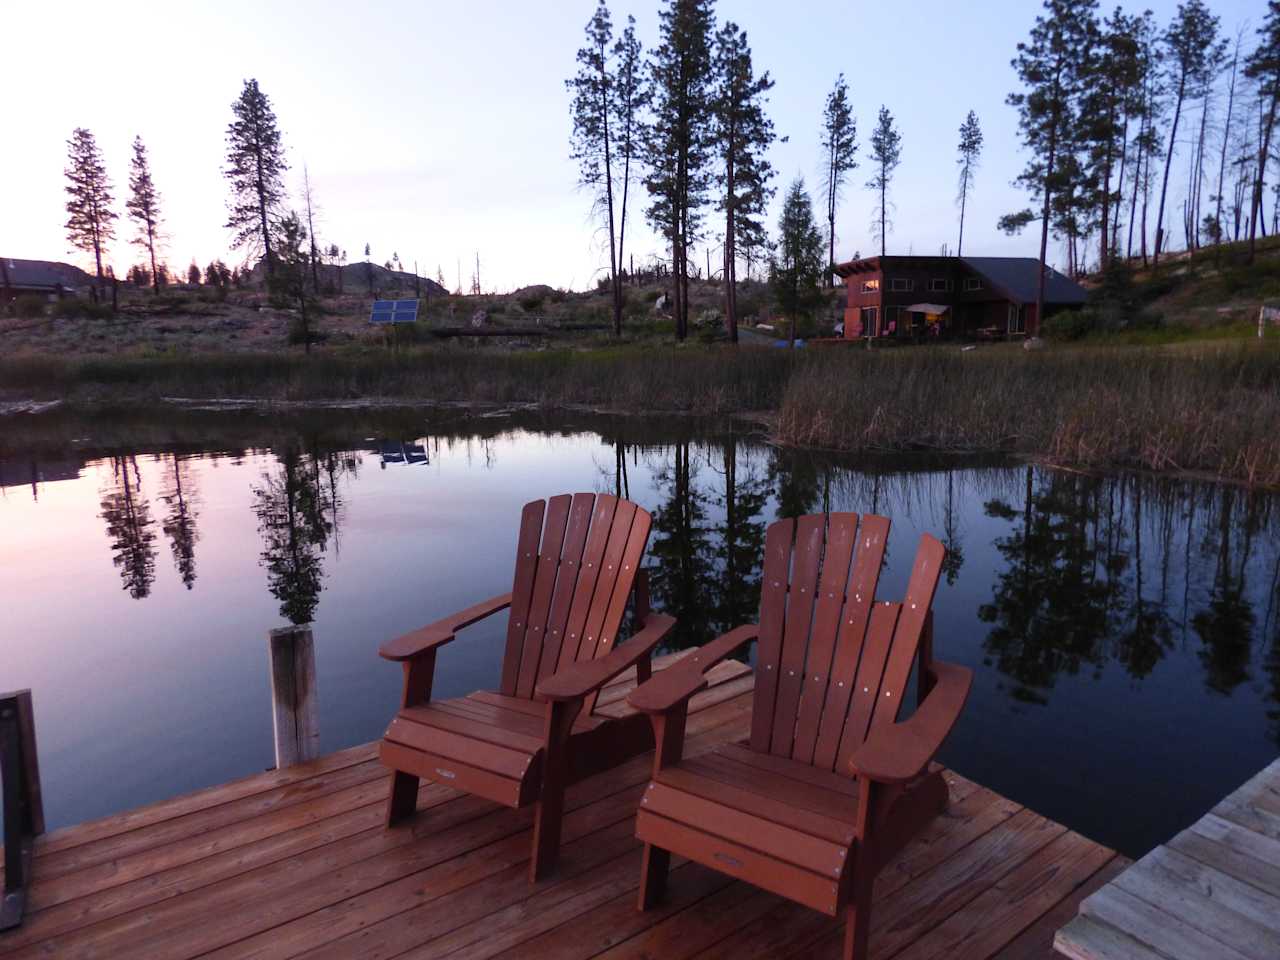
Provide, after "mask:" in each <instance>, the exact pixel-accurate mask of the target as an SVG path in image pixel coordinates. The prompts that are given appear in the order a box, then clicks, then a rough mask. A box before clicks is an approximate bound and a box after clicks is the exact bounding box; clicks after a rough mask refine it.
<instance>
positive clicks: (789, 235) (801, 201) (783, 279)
mask: <svg viewBox="0 0 1280 960" xmlns="http://www.w3.org/2000/svg"><path fill="white" fill-rule="evenodd" d="M823 259H824V251H823V249H822V234H820V233H819V232H818V224H817V222H816V221H815V220H814V219H813V201H812V200H810V199H809V194H808V192H807V191H806V190H805V188H804V178H803V177H797V178H796V179H795V180H794V181H793V182H792V184H791V187H790V188H789V189H788V190H787V195H786V198H785V199H784V200H783V203H782V214H781V216H780V217H779V218H778V242H777V248H776V250H775V252H774V257H773V260H772V261H771V262H770V264H769V286H770V287H771V288H772V290H773V298H774V303H775V304H776V305H777V308H778V312H779V313H781V314H782V315H783V316H784V317H787V318H788V319H789V320H790V323H791V342H792V343H794V342H795V339H796V321H797V320H798V319H799V317H800V316H802V315H804V316H808V315H809V314H811V313H812V312H813V311H814V309H816V308H817V307H818V306H819V305H820V304H821V303H822V296H823V295H822V287H821V283H822V272H823V264H822V261H823Z"/></svg>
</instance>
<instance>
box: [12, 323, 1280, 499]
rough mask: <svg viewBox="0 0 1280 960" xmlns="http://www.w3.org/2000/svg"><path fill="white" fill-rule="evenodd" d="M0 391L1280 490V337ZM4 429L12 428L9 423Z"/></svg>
mask: <svg viewBox="0 0 1280 960" xmlns="http://www.w3.org/2000/svg"><path fill="white" fill-rule="evenodd" d="M0 395H3V396H7V397H11V398H19V397H21V398H37V399H38V398H52V397H61V398H65V399H68V400H71V401H90V402H93V401H97V402H110V403H116V404H119V403H131V404H147V403H149V402H152V401H154V400H156V399H158V398H162V397H171V396H176V397H188V398H194V399H210V398H254V399H263V400H269V401H274V400H294V401H298V400H301V401H306V400H349V399H361V398H386V399H396V400H404V401H409V402H412V401H422V400H429V401H469V402H476V401H479V402H490V403H536V404H541V405H544V406H547V407H555V406H567V405H575V406H577V405H587V406H594V407H599V408H603V409H609V410H614V411H620V412H626V413H695V414H707V415H723V414H732V413H744V412H750V413H757V414H765V415H768V416H769V417H770V419H771V422H772V424H773V432H774V435H775V437H776V439H777V440H778V441H779V442H782V443H785V444H791V445H796V446H808V447H821V448H828V449H833V450H846V451H863V452H869V451H895V450H909V449H932V450H955V451H961V450H963V451H1006V452H1013V453H1019V454H1028V455H1033V456H1038V457H1042V458H1044V459H1046V460H1049V461H1051V462H1056V463H1059V464H1063V465H1070V466H1079V467H1087V468H1106V467H1132V468H1141V469H1149V470H1155V471H1161V472H1193V473H1202V474H1206V475H1212V476H1217V477H1221V478H1224V479H1230V480H1236V481H1242V482H1245V483H1248V484H1251V485H1257V486H1271V487H1280V344H1275V343H1272V344H1265V345H1257V346H1253V345H1248V346H1242V345H1218V346H1196V347H1194V348H1187V349H1183V348H1150V349H1148V348H1138V347H1123V348H1121V347H1081V348H1074V349H1066V348H1058V349H1050V350H1046V351H1037V352H1024V351H1020V350H1006V349H979V350H973V351H969V352H961V351H960V350H958V349H957V348H954V347H938V348H918V349H899V350H884V351H873V352H867V351H864V350H861V349H844V348H840V349H826V350H822V349H812V350H809V351H805V352H804V353H803V354H800V353H799V352H794V353H793V352H791V351H784V350H759V349H737V350H735V349H733V348H729V347H690V348H670V347H649V348H636V347H630V348H628V347H619V348H607V349H598V350H551V351H539V352H526V353H505V352H502V353H500V352H496V351H490V350H476V349H466V348H458V349H439V348H436V349H415V350H407V351H403V352H399V353H392V354H388V353H373V352H363V351H352V352H330V353H321V354H317V355H313V356H312V357H310V358H305V357H302V356H293V355H265V354H264V355H252V354H248V355H246V354H228V355H207V354H201V355H190V356H182V355H156V356H140V357H132V358H118V357H113V358H108V359H100V360H75V359H59V358H51V357H47V356H40V357H11V358H8V359H4V360H0ZM0 429H3V426H2V425H0Z"/></svg>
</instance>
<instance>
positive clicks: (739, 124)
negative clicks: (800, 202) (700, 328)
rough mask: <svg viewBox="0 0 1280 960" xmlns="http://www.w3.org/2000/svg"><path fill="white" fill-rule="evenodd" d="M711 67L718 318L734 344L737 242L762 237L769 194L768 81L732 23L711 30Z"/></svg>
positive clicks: (742, 33)
mask: <svg viewBox="0 0 1280 960" xmlns="http://www.w3.org/2000/svg"><path fill="white" fill-rule="evenodd" d="M715 71H716V89H715V93H714V98H713V101H712V112H713V115H714V125H713V128H714V131H715V140H716V144H715V150H716V153H717V154H718V155H719V160H720V165H721V166H720V175H719V183H720V188H721V191H722V192H721V198H720V209H721V210H723V211H724V318H725V327H726V329H727V331H728V334H729V340H730V341H731V342H733V343H737V342H738V288H737V280H738V277H737V263H738V244H737V241H738V239H739V238H742V239H743V240H744V242H745V243H747V244H748V245H750V244H752V243H755V242H757V241H759V240H760V239H761V238H762V237H763V235H764V233H765V229H764V224H763V223H762V222H761V220H760V218H761V217H762V216H763V215H764V211H765V206H766V204H768V202H769V198H770V197H771V196H773V188H772V187H771V186H770V181H771V180H772V179H773V167H772V166H771V165H770V164H769V161H768V160H767V159H766V158H765V152H766V151H767V150H768V149H769V145H770V144H771V143H773V140H774V135H773V121H771V120H770V119H769V118H768V116H766V114H765V112H764V100H765V95H766V94H767V93H768V92H769V90H770V89H771V88H772V87H773V81H772V80H771V79H770V78H769V74H768V72H765V73H764V74H762V75H761V76H759V77H757V76H756V75H755V68H754V67H753V65H752V63H751V48H750V47H749V46H748V45H747V34H746V31H745V30H742V29H740V28H739V27H738V25H737V24H735V23H732V22H729V23H726V24H725V25H724V26H723V27H722V28H721V29H720V32H719V33H717V34H716V46H715ZM708 279H710V278H709V277H708Z"/></svg>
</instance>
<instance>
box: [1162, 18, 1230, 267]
mask: <svg viewBox="0 0 1280 960" xmlns="http://www.w3.org/2000/svg"><path fill="white" fill-rule="evenodd" d="M1161 40H1162V42H1163V44H1164V48H1165V52H1166V54H1167V57H1166V64H1167V65H1168V73H1169V76H1168V86H1169V93H1170V95H1171V96H1172V97H1173V120H1172V122H1171V123H1170V125H1169V145H1168V149H1167V150H1166V151H1165V159H1164V177H1163V182H1162V183H1161V186H1160V206H1159V207H1158V208H1157V211H1156V247H1155V262H1156V263H1159V262H1160V253H1161V251H1162V250H1164V248H1165V246H1166V244H1165V239H1166V238H1165V231H1164V208H1165V200H1166V198H1167V196H1168V193H1169V174H1170V172H1171V171H1172V170H1173V151H1174V147H1175V145H1176V144H1177V140H1178V123H1179V122H1180V120H1181V119H1182V107H1183V105H1184V104H1185V102H1186V100H1187V97H1188V96H1194V95H1195V94H1196V92H1197V91H1198V90H1199V89H1200V88H1201V87H1202V86H1203V85H1204V84H1205V83H1206V82H1207V81H1208V79H1209V78H1210V76H1211V73H1212V68H1213V60H1212V56H1213V50H1214V49H1215V47H1216V45H1217V44H1218V18H1217V17H1215V16H1214V15H1213V14H1211V13H1210V12H1209V9H1208V7H1206V6H1205V5H1204V2H1203V0H1187V2H1186V3H1180V4H1178V12H1177V13H1176V14H1175V15H1174V18H1173V23H1172V24H1170V25H1169V29H1168V30H1166V31H1165V33H1164V36H1163V37H1162V38H1161Z"/></svg>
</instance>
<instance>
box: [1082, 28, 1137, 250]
mask: <svg viewBox="0 0 1280 960" xmlns="http://www.w3.org/2000/svg"><path fill="white" fill-rule="evenodd" d="M1138 56H1139V50H1138V18H1137V17H1130V16H1127V15H1126V14H1125V12H1124V11H1123V10H1122V9H1120V8H1119V7H1117V8H1116V9H1115V11H1114V12H1113V13H1112V14H1111V16H1110V17H1109V18H1107V20H1106V22H1105V23H1104V24H1103V25H1102V27H1101V32H1100V35H1099V36H1098V37H1097V56H1095V57H1093V58H1092V59H1091V60H1090V62H1089V65H1088V69H1087V71H1086V74H1085V80H1086V89H1085V93H1084V98H1083V102H1082V104H1081V110H1080V120H1081V123H1082V130H1081V136H1082V140H1083V146H1084V148H1085V150H1086V151H1087V159H1086V162H1085V163H1086V166H1085V170H1084V177H1085V183H1084V189H1085V196H1084V203H1085V204H1086V205H1087V206H1089V207H1091V208H1092V211H1091V219H1093V218H1096V221H1097V224H1098V227H1099V229H1098V241H1099V246H1098V263H1099V265H1100V266H1105V265H1106V264H1107V262H1108V261H1109V260H1110V259H1111V257H1112V256H1114V250H1112V240H1113V238H1114V229H1113V228H1114V222H1115V221H1118V220H1119V216H1118V214H1117V207H1118V205H1119V202H1120V196H1121V192H1120V191H1121V190H1122V189H1123V184H1124V164H1125V163H1126V162H1127V159H1128V157H1127V153H1128V151H1127V146H1128V139H1129V136H1128V122H1129V117H1130V115H1131V114H1132V113H1133V110H1134V108H1135V106H1136V105H1137V103H1138V102H1139V98H1140V89H1139V87H1138V83H1139V62H1138ZM1117 164H1119V166H1120V180H1119V185H1118V186H1116V187H1113V186H1112V181H1113V179H1114V176H1115V172H1116V166H1117Z"/></svg>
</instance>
